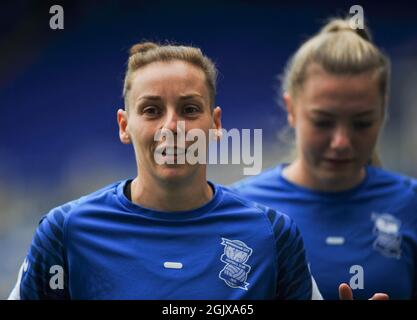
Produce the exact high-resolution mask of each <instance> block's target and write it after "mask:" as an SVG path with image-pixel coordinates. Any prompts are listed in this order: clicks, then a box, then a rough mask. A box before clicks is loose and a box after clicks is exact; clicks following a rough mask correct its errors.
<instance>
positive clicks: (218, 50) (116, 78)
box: [0, 0, 417, 299]
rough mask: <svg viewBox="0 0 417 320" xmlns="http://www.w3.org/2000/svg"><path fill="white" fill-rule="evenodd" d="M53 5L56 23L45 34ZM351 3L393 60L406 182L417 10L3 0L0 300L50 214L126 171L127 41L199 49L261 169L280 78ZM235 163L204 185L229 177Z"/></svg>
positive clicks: (385, 144) (412, 163) (397, 140)
mask: <svg viewBox="0 0 417 320" xmlns="http://www.w3.org/2000/svg"><path fill="white" fill-rule="evenodd" d="M53 4H60V5H62V6H63V8H64V12H65V20H64V21H65V29H64V30H51V29H50V28H49V19H50V17H51V14H49V8H50V6H51V5H53ZM354 4H360V5H362V6H363V8H364V13H365V17H366V19H367V21H368V23H369V26H370V28H371V30H372V32H373V36H374V40H375V42H376V43H377V44H378V45H379V46H380V47H382V48H383V49H384V50H385V52H386V53H387V54H388V55H389V56H390V57H391V59H392V65H393V72H392V87H391V99H390V103H389V104H390V106H389V108H390V119H389V122H388V124H387V126H386V128H385V130H384V133H383V136H382V139H381V141H380V153H381V155H382V159H383V162H384V166H386V167H387V168H389V169H392V170H395V171H399V172H402V173H404V174H408V175H412V176H416V177H417V166H416V164H417V126H416V125H415V124H416V122H417V90H416V88H417V87H416V83H417V10H416V8H415V7H414V8H413V5H412V4H410V3H409V2H406V1H404V2H402V1H390V2H387V3H383V2H380V1H375V2H370V1H361V2H359V3H358V2H349V1H320V2H317V3H316V2H312V1H282V2H281V1H280V2H274V1H236V0H232V1H228V2H227V3H222V2H220V1H218V2H216V1H207V2H204V1H202V2H200V1H175V2H174V1H159V0H154V1H112V0H102V1H95V0H94V1H93V0H89V1H54V2H50V1H29V0H27V1H23V0H15V1H2V2H1V4H0V119H1V125H0V299H4V298H6V297H7V295H8V293H9V292H10V290H11V289H12V287H13V284H14V282H15V280H16V277H17V272H18V268H19V266H20V264H21V263H22V261H23V259H24V257H25V254H26V250H27V248H28V246H29V244H30V241H31V238H32V235H33V232H34V230H35V228H36V225H37V223H38V221H39V218H40V217H41V216H42V215H43V214H45V213H46V212H47V211H48V210H49V209H51V208H52V207H54V206H57V205H59V204H61V203H63V202H66V201H69V200H71V199H74V198H77V197H79V196H81V195H83V194H86V193H89V192H92V191H94V190H95V189H97V188H99V187H101V186H103V185H105V184H108V183H110V182H113V181H115V180H121V179H124V178H127V177H133V176H134V174H135V164H134V157H133V152H132V150H131V147H130V146H124V145H122V144H121V143H120V142H119V140H118V131H117V124H116V110H117V108H118V107H120V106H122V99H121V91H122V80H123V75H124V71H125V62H126V59H127V50H128V49H129V47H130V46H131V45H132V44H133V43H135V42H138V41H140V40H143V39H147V40H154V41H165V40H169V41H172V42H178V43H185V44H191V45H195V46H198V47H201V48H202V49H203V50H204V52H205V53H206V54H207V55H208V56H210V57H211V58H213V60H214V61H215V62H216V64H217V66H218V67H219V69H220V78H219V82H218V100H217V104H218V105H220V106H222V107H223V112H224V118H223V125H224V127H225V128H226V129H231V128H249V129H254V128H262V129H263V142H264V143H263V168H267V167H270V166H272V165H273V164H275V163H278V162H281V161H285V160H286V159H288V151H289V150H290V147H289V144H288V143H284V142H283V141H282V139H281V138H282V136H283V135H282V132H283V131H285V121H286V118H285V113H284V112H283V111H282V110H281V108H280V107H279V106H278V104H277V93H278V86H279V82H278V81H277V75H278V74H280V73H281V72H282V70H283V67H284V65H285V63H286V61H287V59H288V57H289V56H290V54H291V53H293V52H294V50H295V49H296V48H297V47H298V45H299V44H300V43H301V42H302V41H303V40H304V39H306V38H307V37H308V36H310V35H311V34H312V33H314V32H316V31H317V30H318V28H319V27H320V26H321V25H322V24H323V22H324V20H325V19H326V18H328V17H329V16H335V15H339V16H340V15H346V14H347V13H348V12H349V8H350V6H352V5H354ZM241 177H242V167H241V166H239V165H227V166H224V165H215V166H211V167H210V168H209V178H210V179H212V180H214V181H217V182H220V183H225V184H227V183H231V182H233V181H235V180H238V179H240V178H241Z"/></svg>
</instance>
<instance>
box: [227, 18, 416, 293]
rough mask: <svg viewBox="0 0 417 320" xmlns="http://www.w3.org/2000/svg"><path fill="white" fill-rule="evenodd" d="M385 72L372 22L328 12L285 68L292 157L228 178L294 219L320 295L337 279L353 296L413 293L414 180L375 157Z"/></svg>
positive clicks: (385, 92)
mask: <svg viewBox="0 0 417 320" xmlns="http://www.w3.org/2000/svg"><path fill="white" fill-rule="evenodd" d="M389 77H390V64H389V60H388V58H387V57H386V56H385V55H384V54H382V53H381V51H380V50H379V49H378V48H377V47H376V46H375V45H374V44H373V43H372V40H371V37H370V35H369V32H368V31H367V30H366V29H365V30H361V29H357V30H354V29H352V28H351V27H350V24H349V21H348V20H347V19H346V20H344V19H332V20H331V21H330V22H328V23H327V24H326V25H325V26H324V27H323V28H322V30H320V32H319V33H318V34H316V35H314V36H313V37H312V38H310V39H308V40H307V41H306V42H305V43H304V44H302V45H301V47H300V48H299V49H298V50H297V51H296V52H295V54H294V55H293V57H292V58H291V59H290V61H289V63H288V66H287V68H286V70H285V74H284V77H283V92H282V95H283V100H284V103H285V106H286V109H287V119H288V123H289V125H290V126H291V127H292V128H293V129H294V130H295V137H296V140H295V144H296V157H295V159H294V161H292V162H291V163H290V164H281V165H278V167H275V168H272V169H269V170H267V171H265V172H263V173H261V174H260V175H259V176H256V177H252V178H249V179H245V180H243V181H241V182H238V183H237V184H235V185H234V186H233V188H234V189H235V190H236V191H238V192H239V193H240V194H242V195H244V196H245V197H247V198H250V199H252V200H254V201H256V202H259V203H262V204H264V205H267V206H268V207H271V208H273V209H275V210H277V211H280V212H284V213H285V214H287V215H289V216H290V217H291V218H293V219H294V221H295V222H296V224H297V225H298V226H299V227H300V230H301V233H302V235H303V238H304V241H305V244H306V252H307V258H308V261H309V263H310V268H311V271H312V274H313V275H314V276H315V278H316V280H317V284H318V287H319V288H320V290H321V292H322V294H323V297H324V298H325V299H336V298H337V296H338V291H337V290H336V286H337V284H338V283H340V282H347V283H350V286H351V287H352V289H354V295H355V297H356V298H366V297H367V296H368V295H369V294H370V293H371V292H375V291H381V292H386V293H387V294H388V295H389V296H390V297H391V298H394V299H410V298H417V282H416V278H417V185H416V182H415V181H414V180H413V179H411V178H409V177H404V176H401V175H398V174H396V173H393V172H390V171H387V170H384V169H383V168H381V167H378V164H379V159H378V157H377V155H376V152H375V145H376V142H377V139H378V136H379V134H380V131H381V128H382V127H383V124H384V121H385V118H386V114H387V110H386V106H387V100H388V88H389ZM345 289H346V285H345Z"/></svg>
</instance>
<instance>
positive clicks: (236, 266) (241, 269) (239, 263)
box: [219, 238, 253, 290]
mask: <svg viewBox="0 0 417 320" xmlns="http://www.w3.org/2000/svg"><path fill="white" fill-rule="evenodd" d="M221 244H222V245H224V253H223V254H222V256H221V258H220V261H222V262H224V263H225V264H226V265H225V267H224V268H223V269H222V271H220V273H219V278H220V279H222V280H223V281H224V282H225V283H226V284H227V285H228V286H229V287H231V288H240V289H243V290H248V285H249V283H248V282H246V280H247V278H248V273H249V272H250V269H251V267H250V266H249V265H247V264H246V263H245V262H246V261H248V259H249V257H250V256H251V254H252V251H253V250H252V249H251V248H249V247H248V246H247V245H246V244H245V243H244V242H242V241H239V240H229V239H226V238H222V243H221Z"/></svg>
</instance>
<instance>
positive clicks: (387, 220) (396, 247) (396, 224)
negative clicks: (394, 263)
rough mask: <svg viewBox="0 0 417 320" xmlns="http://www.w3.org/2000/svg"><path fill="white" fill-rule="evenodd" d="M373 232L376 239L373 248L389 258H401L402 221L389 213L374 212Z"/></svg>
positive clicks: (372, 216)
mask: <svg viewBox="0 0 417 320" xmlns="http://www.w3.org/2000/svg"><path fill="white" fill-rule="evenodd" d="M371 218H372V220H373V221H374V228H373V233H374V235H376V239H375V241H374V243H373V248H374V249H375V250H377V251H378V252H380V253H381V254H383V255H384V256H386V257H388V258H396V259H400V258H401V240H402V237H401V234H400V227H401V221H400V220H398V219H397V218H395V217H394V216H392V215H390V214H388V213H382V214H378V213H372V215H371Z"/></svg>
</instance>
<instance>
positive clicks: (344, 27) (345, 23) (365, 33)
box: [319, 18, 372, 42]
mask: <svg viewBox="0 0 417 320" xmlns="http://www.w3.org/2000/svg"><path fill="white" fill-rule="evenodd" d="M343 31H350V32H353V33H356V34H357V35H359V36H360V37H361V38H362V39H364V40H367V41H369V42H372V35H371V32H370V31H369V29H368V28H367V27H366V26H364V28H363V29H360V28H357V29H354V28H352V26H351V23H350V21H349V20H348V19H340V18H336V19H332V20H330V21H329V22H328V23H327V24H326V25H325V26H324V27H323V28H322V29H321V30H320V32H319V33H336V32H343Z"/></svg>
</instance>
